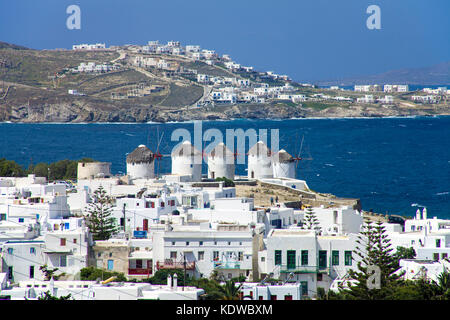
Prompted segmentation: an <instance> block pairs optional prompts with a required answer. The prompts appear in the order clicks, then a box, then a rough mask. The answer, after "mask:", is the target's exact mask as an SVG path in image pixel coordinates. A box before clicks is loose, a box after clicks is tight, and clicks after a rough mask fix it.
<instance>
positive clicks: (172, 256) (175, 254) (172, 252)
mask: <svg viewBox="0 0 450 320" xmlns="http://www.w3.org/2000/svg"><path fill="white" fill-rule="evenodd" d="M176 258H177V252H176V251H171V252H170V259H176Z"/></svg>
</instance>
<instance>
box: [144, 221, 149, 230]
mask: <svg viewBox="0 0 450 320" xmlns="http://www.w3.org/2000/svg"><path fill="white" fill-rule="evenodd" d="M143 224H144V225H143V229H144V231H148V219H144V223H143Z"/></svg>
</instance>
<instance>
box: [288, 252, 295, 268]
mask: <svg viewBox="0 0 450 320" xmlns="http://www.w3.org/2000/svg"><path fill="white" fill-rule="evenodd" d="M287 267H288V269H294V268H295V250H288V251H287Z"/></svg>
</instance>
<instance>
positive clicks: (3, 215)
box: [0, 213, 6, 221]
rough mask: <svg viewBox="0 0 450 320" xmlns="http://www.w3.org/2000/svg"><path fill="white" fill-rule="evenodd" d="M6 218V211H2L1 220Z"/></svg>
mask: <svg viewBox="0 0 450 320" xmlns="http://www.w3.org/2000/svg"><path fill="white" fill-rule="evenodd" d="M3 220H6V213H0V221H3Z"/></svg>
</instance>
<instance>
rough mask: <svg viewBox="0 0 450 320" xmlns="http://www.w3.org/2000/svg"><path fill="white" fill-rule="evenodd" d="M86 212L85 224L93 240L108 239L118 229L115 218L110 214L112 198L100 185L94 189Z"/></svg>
mask: <svg viewBox="0 0 450 320" xmlns="http://www.w3.org/2000/svg"><path fill="white" fill-rule="evenodd" d="M87 213H88V215H87V225H88V227H89V230H90V231H91V233H92V238H93V239H94V240H108V239H109V238H111V236H112V235H113V234H114V233H116V232H117V231H118V226H117V223H116V219H115V218H113V217H112V216H111V215H112V198H111V197H110V196H108V195H107V194H106V191H105V189H103V187H102V186H100V187H99V188H98V189H97V190H95V191H94V195H93V202H92V203H90V204H89V207H88V209H87Z"/></svg>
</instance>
